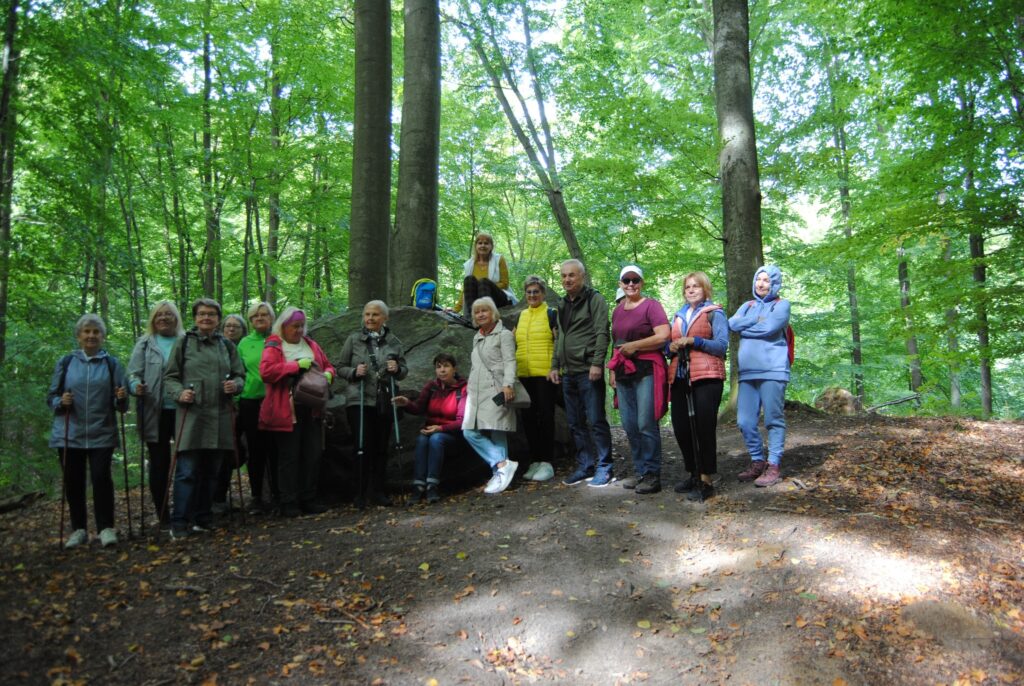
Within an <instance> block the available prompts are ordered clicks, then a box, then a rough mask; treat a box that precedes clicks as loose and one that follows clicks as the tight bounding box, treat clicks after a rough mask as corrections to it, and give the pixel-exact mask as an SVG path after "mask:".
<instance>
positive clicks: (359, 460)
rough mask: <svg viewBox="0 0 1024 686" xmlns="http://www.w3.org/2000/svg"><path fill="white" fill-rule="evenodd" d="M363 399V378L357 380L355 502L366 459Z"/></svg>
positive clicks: (364, 389) (361, 485)
mask: <svg viewBox="0 0 1024 686" xmlns="http://www.w3.org/2000/svg"><path fill="white" fill-rule="evenodd" d="M365 398H366V377H365V376H363V377H360V379H359V447H358V448H357V449H356V467H357V471H358V475H359V481H357V482H356V500H357V501H358V500H359V499H360V498H361V497H362V496H363V461H364V460H365V459H366V451H365V450H364V446H365V445H366V444H365V442H364V438H363V429H364V427H365V426H366V416H365V415H366V407H365V406H364V405H363V400H364V399H365Z"/></svg>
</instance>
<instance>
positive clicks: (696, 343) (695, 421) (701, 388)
mask: <svg viewBox="0 0 1024 686" xmlns="http://www.w3.org/2000/svg"><path fill="white" fill-rule="evenodd" d="M711 296H712V290H711V281H710V279H708V275H707V274H705V273H704V272H690V273H689V274H687V275H686V277H685V278H684V279H683V299H684V300H685V301H686V302H685V303H684V304H683V306H682V307H681V308H679V311H678V312H676V314H675V316H674V317H672V325H671V330H672V332H671V336H672V340H671V342H670V343H669V345H668V352H669V355H670V356H671V357H672V362H671V364H670V365H669V372H668V378H669V382H670V383H671V384H672V386H671V397H672V431H673V433H675V436H676V442H677V443H678V444H679V450H680V451H681V452H682V453H683V463H684V464H685V465H686V471H687V472H688V473H689V478H687V479H686V480H685V481H681V482H679V483H678V484H676V486H675V492H676V493H686V494H687V496H686V497H687V499H688V500H693V501H699V502H703V501H705V500H707V499H708V498H711V497H713V496H714V495H715V488H714V486H713V485H712V478H713V477H714V475H715V474H717V473H718V457H717V454H718V443H717V438H716V435H715V432H716V431H717V429H718V406H719V404H720V403H721V402H722V388H723V386H724V384H725V353H726V351H727V350H728V349H729V323H728V321H726V319H725V313H724V312H722V308H721V307H719V306H718V305H716V304H715V303H713V302H712V301H711Z"/></svg>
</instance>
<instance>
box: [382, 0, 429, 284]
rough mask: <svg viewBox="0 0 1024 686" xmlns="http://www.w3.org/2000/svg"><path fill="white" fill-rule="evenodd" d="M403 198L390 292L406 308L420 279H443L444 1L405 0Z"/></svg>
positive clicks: (400, 173)
mask: <svg viewBox="0 0 1024 686" xmlns="http://www.w3.org/2000/svg"><path fill="white" fill-rule="evenodd" d="M404 59H405V77H404V81H403V89H402V90H403V94H404V100H403V102H402V129H401V137H400V140H401V150H400V152H399V155H398V197H397V200H396V205H395V229H394V231H393V233H392V234H391V242H392V245H395V246H400V247H399V249H397V250H395V251H394V252H392V253H391V269H390V272H391V273H390V277H391V283H390V294H389V300H390V301H391V302H393V303H402V304H406V303H407V302H408V298H409V292H410V290H411V289H412V285H413V283H415V282H416V280H417V279H422V278H430V279H434V280H436V279H437V192H438V190H437V177H438V150H439V147H440V135H441V20H440V13H439V8H438V0H406V1H405V58H404Z"/></svg>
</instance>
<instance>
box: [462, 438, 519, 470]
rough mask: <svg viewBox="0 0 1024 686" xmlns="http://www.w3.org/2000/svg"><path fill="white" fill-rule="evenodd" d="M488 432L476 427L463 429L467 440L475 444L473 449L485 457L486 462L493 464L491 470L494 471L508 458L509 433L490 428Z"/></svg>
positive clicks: (472, 444)
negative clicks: (478, 429)
mask: <svg viewBox="0 0 1024 686" xmlns="http://www.w3.org/2000/svg"><path fill="white" fill-rule="evenodd" d="M487 434H490V436H488V435H487ZM487 434H485V433H484V432H483V431H477V430H476V429H464V430H463V431H462V435H463V436H465V437H466V442H467V443H469V444H470V445H471V446H473V450H475V451H476V454H477V455H479V456H480V457H482V458H483V459H484V462H486V463H487V464H489V465H491V471H492V472H494V471H495V470H497V468H498V465H499V464H500V463H502V462H504V461H505V460H507V459H508V433H507V432H505V431H495V430H493V429H489V430H488V431H487Z"/></svg>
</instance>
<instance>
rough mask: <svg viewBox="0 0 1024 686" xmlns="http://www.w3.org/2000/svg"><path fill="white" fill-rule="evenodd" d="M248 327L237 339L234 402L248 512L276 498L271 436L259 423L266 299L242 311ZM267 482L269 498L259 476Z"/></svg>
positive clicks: (268, 320) (269, 320)
mask: <svg viewBox="0 0 1024 686" xmlns="http://www.w3.org/2000/svg"><path fill="white" fill-rule="evenodd" d="M246 316H247V317H248V319H249V324H250V325H251V326H252V331H251V332H250V333H249V335H248V336H246V337H245V338H243V339H242V340H241V341H239V343H238V356H239V357H241V358H242V364H243V365H245V388H243V389H242V395H241V399H240V400H239V403H238V423H239V425H240V426H241V429H242V432H243V433H244V434H245V442H246V443H247V444H248V446H249V487H250V488H251V489H252V512H253V513H257V512H269V511H270V510H271V509H272V508H273V503H276V502H277V499H278V497H277V496H278V493H277V450H276V449H275V448H274V440H273V437H272V436H270V435H269V434H268V433H267V432H265V431H261V430H260V427H259V421H260V406H261V405H262V404H263V398H264V396H265V395H266V389H265V388H264V387H263V379H261V378H260V360H261V359H262V358H263V344H264V343H266V340H267V336H269V335H270V329H271V327H273V325H274V308H273V307H271V306H270V303H268V302H261V303H256V304H255V305H253V306H252V307H250V308H249V311H248V312H247V313H246ZM264 476H265V477H267V481H268V482H269V484H270V494H271V500H270V501H267V500H264V498H263V478H264Z"/></svg>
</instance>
